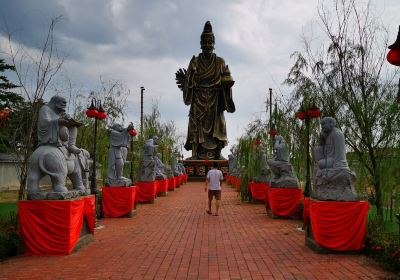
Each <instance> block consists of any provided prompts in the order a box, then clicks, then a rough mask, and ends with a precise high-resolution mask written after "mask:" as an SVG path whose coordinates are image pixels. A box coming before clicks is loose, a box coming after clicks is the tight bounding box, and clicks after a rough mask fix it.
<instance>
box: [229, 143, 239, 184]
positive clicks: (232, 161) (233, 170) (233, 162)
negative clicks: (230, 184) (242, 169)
mask: <svg viewBox="0 0 400 280" xmlns="http://www.w3.org/2000/svg"><path fill="white" fill-rule="evenodd" d="M228 166H229V175H231V176H235V177H237V175H238V174H237V173H238V171H237V159H236V157H235V149H234V147H232V148H231V154H229V155H228Z"/></svg>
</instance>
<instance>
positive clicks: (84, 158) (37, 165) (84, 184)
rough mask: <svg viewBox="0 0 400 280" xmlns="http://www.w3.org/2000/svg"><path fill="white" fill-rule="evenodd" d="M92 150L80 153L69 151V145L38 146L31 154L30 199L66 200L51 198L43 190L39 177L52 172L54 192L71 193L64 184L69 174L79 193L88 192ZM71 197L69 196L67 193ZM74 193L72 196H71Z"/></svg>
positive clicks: (29, 174) (29, 173) (82, 150)
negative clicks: (67, 146) (90, 152)
mask: <svg viewBox="0 0 400 280" xmlns="http://www.w3.org/2000/svg"><path fill="white" fill-rule="evenodd" d="M89 157H90V155H89V152H88V151H86V150H84V149H81V152H80V153H79V154H78V155H74V154H70V153H69V152H68V150H67V148H66V147H64V146H61V147H55V146H50V145H43V146H39V147H38V148H37V149H36V150H35V151H34V152H33V154H32V156H31V158H30V162H29V171H28V198H29V199H63V198H64V199H65V198H68V197H63V198H56V197H58V196H56V197H54V198H51V197H48V193H42V192H41V191H40V187H39V183H40V180H41V179H42V178H43V177H44V176H46V175H49V176H50V179H51V182H52V187H53V194H54V193H59V195H61V193H71V192H69V191H68V189H67V188H66V186H65V182H66V177H67V176H68V178H69V179H70V180H71V182H72V185H73V188H74V190H76V191H78V192H75V193H76V194H75V196H77V195H87V194H89V189H88V178H89ZM67 196H68V195H67ZM69 196H71V195H69Z"/></svg>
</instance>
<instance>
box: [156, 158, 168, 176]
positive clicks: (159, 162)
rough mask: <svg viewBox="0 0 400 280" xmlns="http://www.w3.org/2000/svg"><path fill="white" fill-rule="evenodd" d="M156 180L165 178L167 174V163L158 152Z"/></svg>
mask: <svg viewBox="0 0 400 280" xmlns="http://www.w3.org/2000/svg"><path fill="white" fill-rule="evenodd" d="M155 160H156V180H165V179H167V175H166V174H165V165H164V163H163V162H162V160H161V154H160V153H158V154H156V157H155Z"/></svg>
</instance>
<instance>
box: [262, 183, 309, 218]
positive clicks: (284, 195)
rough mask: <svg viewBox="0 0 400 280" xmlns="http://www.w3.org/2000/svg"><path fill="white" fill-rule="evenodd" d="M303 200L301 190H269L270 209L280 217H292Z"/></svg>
mask: <svg viewBox="0 0 400 280" xmlns="http://www.w3.org/2000/svg"><path fill="white" fill-rule="evenodd" d="M301 198H302V194H301V189H290V188H268V201H269V207H270V208H271V211H272V213H274V214H275V215H278V216H280V217H285V218H289V217H292V216H293V215H294V214H295V213H296V212H297V211H298V209H299V205H300V200H301Z"/></svg>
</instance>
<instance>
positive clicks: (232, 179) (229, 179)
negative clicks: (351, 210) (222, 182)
mask: <svg viewBox="0 0 400 280" xmlns="http://www.w3.org/2000/svg"><path fill="white" fill-rule="evenodd" d="M234 183H235V176H233V175H228V184H229V185H231V186H232V187H233V184H234Z"/></svg>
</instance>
